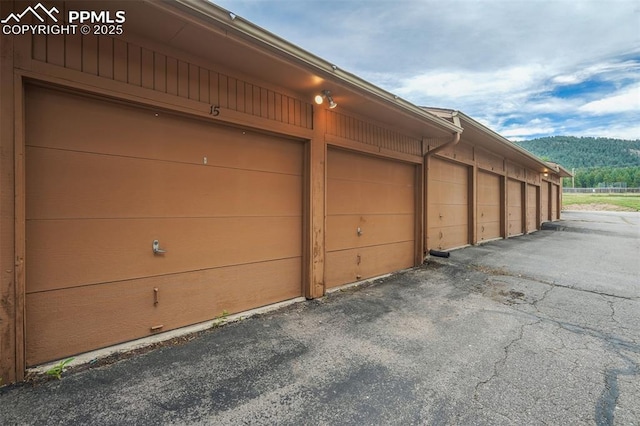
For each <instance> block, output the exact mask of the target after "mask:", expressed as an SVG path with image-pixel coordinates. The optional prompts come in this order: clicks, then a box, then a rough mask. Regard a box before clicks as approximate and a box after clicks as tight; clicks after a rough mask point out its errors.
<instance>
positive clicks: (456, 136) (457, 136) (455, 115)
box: [424, 111, 462, 161]
mask: <svg viewBox="0 0 640 426" xmlns="http://www.w3.org/2000/svg"><path fill="white" fill-rule="evenodd" d="M451 119H452V120H453V123H454V124H455V125H456V126H458V127H460V118H458V111H454V112H453V113H451ZM461 133H462V132H455V133H454V134H453V138H452V139H451V140H450V141H449V142H447V143H444V144H442V145H440V146H438V147H436V148H434V149H432V150H429V151H427V152H425V154H424V160H425V161H426V160H427V157H428V156H430V155H433V154H435V153H436V152H440V151H442V150H443V149H445V148H449V147H450V146H455V145H457V144H458V142H460V134H461Z"/></svg>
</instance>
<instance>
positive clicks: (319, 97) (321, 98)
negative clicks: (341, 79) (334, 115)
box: [315, 90, 338, 109]
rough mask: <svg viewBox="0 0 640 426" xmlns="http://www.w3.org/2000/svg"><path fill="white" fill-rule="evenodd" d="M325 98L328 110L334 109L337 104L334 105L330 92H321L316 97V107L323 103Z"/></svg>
mask: <svg viewBox="0 0 640 426" xmlns="http://www.w3.org/2000/svg"><path fill="white" fill-rule="evenodd" d="M325 98H326V99H327V101H329V108H331V109H334V108H335V107H337V106H338V104H337V103H335V101H334V100H333V98H332V97H331V92H330V91H329V90H323V91H322V92H321V93H320V94H319V95H316V98H315V101H316V103H317V104H318V105H322V102H324V100H325Z"/></svg>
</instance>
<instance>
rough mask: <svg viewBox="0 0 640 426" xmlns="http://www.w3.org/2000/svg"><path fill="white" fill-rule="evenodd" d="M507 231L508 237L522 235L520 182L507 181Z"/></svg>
mask: <svg viewBox="0 0 640 426" xmlns="http://www.w3.org/2000/svg"><path fill="white" fill-rule="evenodd" d="M508 191H509V193H508V199H509V201H508V208H507V215H508V227H507V229H508V231H509V235H519V234H522V233H523V222H522V216H523V214H522V182H520V181H515V180H512V179H509V181H508Z"/></svg>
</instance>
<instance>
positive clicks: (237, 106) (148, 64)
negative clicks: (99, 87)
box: [31, 35, 313, 129]
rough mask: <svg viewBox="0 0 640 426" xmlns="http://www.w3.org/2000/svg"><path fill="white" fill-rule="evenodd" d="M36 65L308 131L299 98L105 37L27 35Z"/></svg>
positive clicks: (309, 111) (308, 115)
mask: <svg viewBox="0 0 640 426" xmlns="http://www.w3.org/2000/svg"><path fill="white" fill-rule="evenodd" d="M31 57H32V59H34V60H36V61H41V62H46V63H49V64H52V65H57V66H60V67H65V68H68V69H72V70H75V71H81V72H83V73H87V74H91V75H95V76H99V77H103V78H108V79H111V80H115V81H119V82H122V83H127V84H130V85H132V86H138V87H143V88H145V89H150V90H154V91H156V92H160V93H166V94H170V95H175V96H179V97H181V98H186V99H190V100H193V101H198V102H202V103H206V104H211V105H217V106H219V107H221V108H226V109H230V110H234V111H238V112H241V113H245V114H249V115H252V116H255V117H261V118H265V119H268V120H273V121H277V122H280V123H284V124H289V125H293V126H298V127H302V128H305V129H311V128H312V127H313V107H312V105H311V104H310V103H307V102H303V101H301V100H300V99H296V98H293V97H291V96H288V95H285V94H282V93H278V92H275V91H274V90H271V89H268V88H265V87H261V86H258V85H256V84H253V83H250V82H247V81H243V80H241V79H238V78H235V77H233V76H231V75H226V74H223V73H220V72H217V71H215V70H212V69H208V68H204V67H202V66H199V65H196V64H192V63H189V62H187V61H184V60H181V59H179V58H174V57H172V56H168V55H164V54H162V53H160V52H156V51H153V50H150V49H147V48H145V47H141V46H138V45H136V44H134V43H130V42H126V41H123V40H119V39H114V38H111V37H108V36H94V35H86V36H81V35H66V36H64V37H62V36H59V35H56V36H46V35H38V36H33V42H32V49H31Z"/></svg>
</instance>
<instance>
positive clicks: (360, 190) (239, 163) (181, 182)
mask: <svg viewBox="0 0 640 426" xmlns="http://www.w3.org/2000/svg"><path fill="white" fill-rule="evenodd" d="M25 128H26V147H25V157H26V293H27V294H26V355H27V365H29V366H33V365H37V364H40V363H43V362H47V361H50V360H55V359H60V358H63V357H66V356H70V355H73V354H77V353H81V352H85V351H88V350H93V349H96V348H100V347H105V346H110V345H113V344H116V343H120V342H123V341H128V340H132V339H136V338H140V337H144V336H148V335H150V334H153V333H156V332H161V331H167V330H171V329H175V328H179V327H182V326H186V325H190V324H195V323H198V322H202V321H206V320H210V319H212V318H214V317H216V316H217V315H220V314H221V313H222V312H223V311H227V312H230V313H233V312H240V311H244V310H247V309H251V308H255V307H258V306H263V305H267V304H271V303H275V302H278V301H282V300H287V299H292V298H295V297H298V296H301V295H303V288H302V259H303V244H304V241H303V229H304V223H303V217H304V212H303V205H304V202H303V194H304V189H303V185H304V181H305V179H304V168H303V164H304V144H303V142H302V141H299V140H292V139H286V138H282V137H276V136H271V135H266V134H261V133H255V132H250V131H247V130H240V129H236V128H231V127H224V126H220V125H214V124H211V123H209V122H205V121H199V120H196V119H192V118H186V117H182V116H178V115H172V114H168V113H159V112H157V111H152V110H149V109H145V108H141V107H134V106H131V105H125V104H120V103H116V102H111V101H107V100H103V99H96V98H89V97H84V96H80V95H77V94H73V93H65V92H61V91H57V90H52V89H48V88H42V87H30V86H28V87H27V88H26V126H25ZM417 173H418V168H417V167H416V166H415V165H413V164H409V163H403V162H399V161H392V160H387V159H382V158H377V157H371V156H366V155H363V154H358V153H354V152H351V151H345V150H339V149H329V151H328V153H327V181H326V182H327V186H326V197H327V198H326V236H325V250H326V257H325V285H326V287H327V288H330V287H335V286H339V285H342V284H345V283H350V282H354V281H357V280H359V279H365V278H369V277H373V276H377V275H381V274H384V273H388V272H392V271H396V270H400V269H403V268H407V267H411V266H413V265H414V261H415V251H416V241H415V238H416V216H415V214H416V213H415V212H416V210H417V209H416V200H417V199H420V198H416V184H415V182H416V180H417V179H416V178H417ZM508 186H509V195H508V199H509V230H510V234H511V233H514V234H515V233H522V231H523V225H522V223H521V220H522V217H524V216H523V215H522V214H521V213H519V212H520V211H521V210H518V209H519V208H520V207H521V206H522V205H523V203H522V197H523V196H524V195H523V194H524V192H522V193H519V192H518V191H524V186H523V184H521V183H520V182H516V181H511V180H509V182H508ZM428 188H429V210H428V223H429V229H428V237H429V238H431V239H432V240H431V242H430V245H428V246H429V247H439V248H451V247H456V246H461V245H465V244H468V243H469V226H468V223H469V168H468V167H467V166H464V165H459V164H455V163H452V162H447V161H444V160H440V159H435V158H434V159H431V166H430V171H429V182H428ZM526 188H527V189H526V191H527V192H526V194H527V197H529V196H533V197H537V196H538V195H537V192H536V187H534V186H531V185H529V186H527V187H526ZM501 191H502V190H501V177H500V176H498V175H494V174H491V173H486V172H479V173H478V191H477V193H478V200H477V201H478V227H479V231H478V232H479V236H480V237H479V240H488V239H493V238H498V237H500V236H501V230H500V229H501V225H500V224H501V217H500V214H501V213H500V212H501V208H500V205H501V199H502V198H501V197H502V195H501V194H502V192H501ZM542 192H543V193H544V191H542ZM514 194H515V195H514ZM531 194H533V195H531ZM548 202H549V200H548V199H546V198H545V197H543V198H542V204H543V210H544V206H545V203H548ZM529 205H530V206H531V205H534V207H533V208H534V209H535V203H532V202H531V201H530V202H529ZM550 214H552V213H551V212H550ZM553 214H555V213H553ZM542 219H543V220H544V219H545V218H544V217H543V218H542ZM547 219H548V218H547ZM535 226H537V224H536V223H535V222H532V223H527V229H529V230H532V229H533V228H535ZM61 336H62V337H61Z"/></svg>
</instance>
